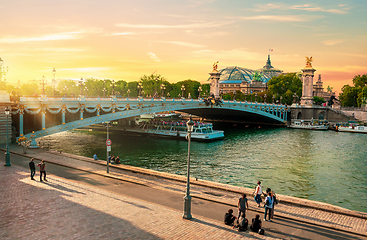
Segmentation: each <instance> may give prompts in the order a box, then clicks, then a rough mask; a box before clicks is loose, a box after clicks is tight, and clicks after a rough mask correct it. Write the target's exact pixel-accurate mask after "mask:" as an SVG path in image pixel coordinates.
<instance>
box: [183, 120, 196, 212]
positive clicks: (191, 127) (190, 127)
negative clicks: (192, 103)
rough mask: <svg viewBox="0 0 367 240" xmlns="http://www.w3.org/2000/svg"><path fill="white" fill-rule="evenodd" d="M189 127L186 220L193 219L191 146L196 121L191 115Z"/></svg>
mask: <svg viewBox="0 0 367 240" xmlns="http://www.w3.org/2000/svg"><path fill="white" fill-rule="evenodd" d="M186 125H187V140H188V146H187V148H188V152H187V185H186V195H185V197H184V212H183V215H182V217H183V218H185V219H191V218H192V216H191V196H190V144H191V133H192V130H193V129H194V121H192V118H191V114H190V119H189V121H187V122H186Z"/></svg>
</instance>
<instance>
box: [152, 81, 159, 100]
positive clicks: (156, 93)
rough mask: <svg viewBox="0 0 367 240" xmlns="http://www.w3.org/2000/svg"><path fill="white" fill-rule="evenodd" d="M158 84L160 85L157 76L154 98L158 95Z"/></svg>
mask: <svg viewBox="0 0 367 240" xmlns="http://www.w3.org/2000/svg"><path fill="white" fill-rule="evenodd" d="M157 85H158V78H155V93H154V96H153V97H154V98H156V97H158V92H157Z"/></svg>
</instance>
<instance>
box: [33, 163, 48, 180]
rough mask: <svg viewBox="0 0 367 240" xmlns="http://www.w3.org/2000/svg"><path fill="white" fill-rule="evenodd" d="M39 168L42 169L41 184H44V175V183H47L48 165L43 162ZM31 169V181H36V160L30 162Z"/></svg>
mask: <svg viewBox="0 0 367 240" xmlns="http://www.w3.org/2000/svg"><path fill="white" fill-rule="evenodd" d="M37 166H38V167H39V168H40V182H43V181H42V175H43V176H44V177H43V179H44V181H46V182H47V180H46V170H45V168H46V164H45V160H42V161H41V163H39V164H38V165H37ZM29 168H30V170H31V179H32V180H36V179H34V175H35V174H36V165H35V164H34V158H32V159H31V161H30V162H29Z"/></svg>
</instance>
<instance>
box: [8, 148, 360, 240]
mask: <svg viewBox="0 0 367 240" xmlns="http://www.w3.org/2000/svg"><path fill="white" fill-rule="evenodd" d="M11 151H14V152H20V151H21V148H19V147H18V148H17V147H13V148H11ZM27 156H28V157H32V156H33V157H36V158H37V159H45V160H46V161H48V162H53V163H56V164H60V165H65V166H69V167H73V168H76V169H81V170H84V171H88V172H93V173H95V174H100V175H105V176H111V177H114V178H117V179H121V180H123V181H128V182H134V183H139V184H142V185H146V186H149V187H153V188H159V189H164V190H168V191H174V192H180V193H182V192H184V190H185V187H186V184H185V179H186V178H185V177H183V176H177V175H173V174H167V173H161V172H156V171H152V170H148V169H141V168H135V167H131V166H126V165H118V166H111V167H110V173H109V174H107V173H106V165H105V161H94V160H93V159H91V158H86V157H80V156H75V155H71V154H67V153H57V152H53V151H45V150H43V149H32V150H28V153H27ZM157 176H159V177H157ZM191 192H192V196H193V197H194V198H195V197H197V198H202V199H208V200H211V201H215V202H221V203H226V204H228V205H231V206H235V204H236V203H237V200H238V196H239V193H241V192H245V193H247V194H248V199H249V206H250V209H251V210H253V211H257V212H261V213H262V212H263V209H262V208H257V207H256V204H255V202H254V200H253V198H252V197H251V196H250V195H251V194H252V192H253V190H252V189H246V188H241V187H235V186H230V185H225V184H218V183H213V182H208V181H203V180H200V179H198V180H197V181H196V180H195V179H193V180H192V186H191ZM278 198H279V199H280V200H281V201H280V204H278V205H277V206H276V208H275V214H276V216H279V217H284V218H289V219H292V220H297V221H301V222H306V223H312V224H314V225H318V226H323V227H329V228H331V229H337V230H342V231H346V232H352V233H355V232H356V233H359V234H361V235H364V236H367V215H366V214H365V213H361V212H356V211H350V210H347V209H344V208H340V207H337V206H333V205H330V204H325V203H320V202H314V201H309V200H303V199H297V198H292V197H288V196H282V195H278Z"/></svg>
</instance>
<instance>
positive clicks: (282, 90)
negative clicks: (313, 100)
mask: <svg viewBox="0 0 367 240" xmlns="http://www.w3.org/2000/svg"><path fill="white" fill-rule="evenodd" d="M268 91H269V96H272V95H275V96H276V99H277V100H279V99H280V96H282V97H283V100H282V103H286V104H288V105H291V104H292V102H293V94H294V93H296V94H297V95H298V96H302V81H301V79H300V78H299V76H298V75H297V73H287V74H281V75H279V76H277V77H273V78H272V79H270V80H269V82H268Z"/></svg>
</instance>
